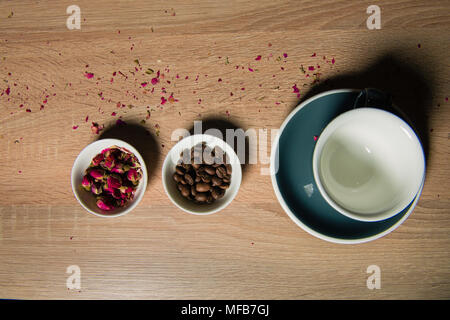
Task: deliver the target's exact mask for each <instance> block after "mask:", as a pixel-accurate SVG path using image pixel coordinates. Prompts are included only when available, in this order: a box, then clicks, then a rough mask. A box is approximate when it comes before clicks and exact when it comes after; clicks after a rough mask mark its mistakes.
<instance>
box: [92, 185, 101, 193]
mask: <svg viewBox="0 0 450 320" xmlns="http://www.w3.org/2000/svg"><path fill="white" fill-rule="evenodd" d="M102 191H103V188H102V186H101V184H96V183H93V184H92V186H91V192H92V193H93V194H95V195H99V194H100V193H102Z"/></svg>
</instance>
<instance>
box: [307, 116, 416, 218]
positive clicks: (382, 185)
mask: <svg viewBox="0 0 450 320" xmlns="http://www.w3.org/2000/svg"><path fill="white" fill-rule="evenodd" d="M313 172H314V179H315V182H316V184H317V187H318V189H319V191H320V193H321V194H322V196H323V197H324V198H325V200H326V201H327V202H328V203H329V204H330V205H331V206H332V207H333V208H334V209H336V210H337V211H339V212H340V213H342V214H344V215H346V216H348V217H350V218H353V219H356V220H361V221H380V220H384V219H387V218H390V217H392V216H394V215H396V214H397V213H399V212H400V211H402V210H403V209H404V208H405V207H407V206H408V205H409V204H410V203H411V202H412V201H413V200H414V198H415V197H416V195H417V193H418V192H419V190H420V187H421V184H422V181H423V179H424V175H425V156H424V153H423V149H422V145H421V143H420V141H419V138H418V137H417V135H416V134H415V132H414V131H413V130H412V129H411V127H410V126H409V125H408V124H407V123H406V122H405V121H403V120H402V119H400V118H399V117H397V116H395V115H394V114H392V113H390V112H387V111H383V110H380V109H374V108H358V109H353V110H350V111H347V112H345V113H343V114H341V115H339V116H338V117H336V118H335V119H334V120H333V121H331V122H330V123H329V124H328V125H327V126H326V128H325V129H324V130H323V131H322V133H321V135H320V137H319V139H318V140H317V144H316V147H315V149H314V154H313Z"/></svg>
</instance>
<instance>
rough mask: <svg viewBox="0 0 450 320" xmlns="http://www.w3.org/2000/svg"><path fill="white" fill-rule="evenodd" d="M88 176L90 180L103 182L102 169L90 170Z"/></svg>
mask: <svg viewBox="0 0 450 320" xmlns="http://www.w3.org/2000/svg"><path fill="white" fill-rule="evenodd" d="M89 174H90V175H91V177H92V178H94V179H96V180H103V177H104V176H105V171H104V170H103V169H92V170H91V171H90V172H89Z"/></svg>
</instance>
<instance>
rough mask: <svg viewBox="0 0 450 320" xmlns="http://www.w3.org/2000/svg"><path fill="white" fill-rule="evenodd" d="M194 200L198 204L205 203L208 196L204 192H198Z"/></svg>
mask: <svg viewBox="0 0 450 320" xmlns="http://www.w3.org/2000/svg"><path fill="white" fill-rule="evenodd" d="M195 200H196V201H198V202H205V201H206V200H208V194H207V193H206V192H199V193H197V195H196V196H195Z"/></svg>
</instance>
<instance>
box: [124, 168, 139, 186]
mask: <svg viewBox="0 0 450 320" xmlns="http://www.w3.org/2000/svg"><path fill="white" fill-rule="evenodd" d="M127 178H128V180H130V181H131V182H133V183H134V182H137V181H138V180H139V178H140V177H139V173H138V172H137V171H136V169H133V168H131V169H130V170H128V172H127Z"/></svg>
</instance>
